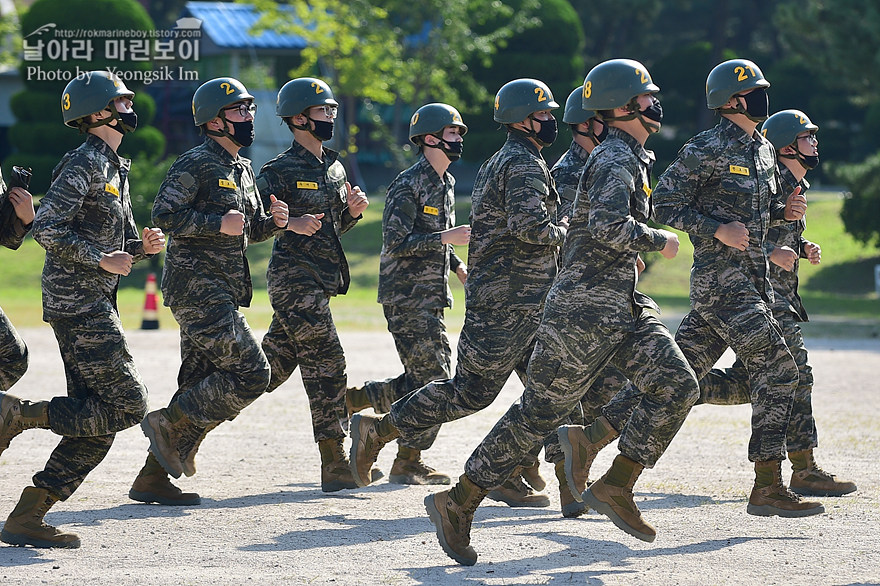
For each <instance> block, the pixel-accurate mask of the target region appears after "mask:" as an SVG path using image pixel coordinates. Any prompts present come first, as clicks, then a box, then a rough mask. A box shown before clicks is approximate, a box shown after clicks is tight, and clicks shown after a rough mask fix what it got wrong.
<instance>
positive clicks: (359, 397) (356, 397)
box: [345, 387, 373, 417]
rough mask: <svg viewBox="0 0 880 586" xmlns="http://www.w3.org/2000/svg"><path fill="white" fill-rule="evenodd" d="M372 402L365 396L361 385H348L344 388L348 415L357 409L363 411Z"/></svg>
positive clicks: (370, 405)
mask: <svg viewBox="0 0 880 586" xmlns="http://www.w3.org/2000/svg"><path fill="white" fill-rule="evenodd" d="M372 406H373V404H372V403H370V398H369V397H368V396H367V393H366V391H364V388H363V387H348V388H347V389H345V408H346V409H348V416H349V417H351V416H352V415H354V414H355V413H357V412H358V411H363V410H364V409H367V408H369V407H372Z"/></svg>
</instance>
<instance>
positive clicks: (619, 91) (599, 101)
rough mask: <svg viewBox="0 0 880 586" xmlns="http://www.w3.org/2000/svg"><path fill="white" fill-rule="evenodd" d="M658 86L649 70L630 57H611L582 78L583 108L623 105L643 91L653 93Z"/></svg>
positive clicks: (609, 107) (643, 92)
mask: <svg viewBox="0 0 880 586" xmlns="http://www.w3.org/2000/svg"><path fill="white" fill-rule="evenodd" d="M659 91H660V88H659V87H657V85H656V84H655V83H654V81H653V80H652V79H651V74H650V73H648V69H647V68H646V67H645V66H644V65H642V64H641V63H639V62H638V61H633V60H632V59H611V60H609V61H603V62H602V63H599V64H598V65H596V66H595V67H593V68H592V69H591V70H590V72H589V73H588V74H587V77H586V78H585V79H584V86H583V99H582V100H581V106H582V107H583V109H584V110H613V109H614V108H623V107H624V106H626V105H628V104H629V103H630V101H631V100H632V99H633V98H634V97H636V96H640V95H642V94H654V93H657V92H659Z"/></svg>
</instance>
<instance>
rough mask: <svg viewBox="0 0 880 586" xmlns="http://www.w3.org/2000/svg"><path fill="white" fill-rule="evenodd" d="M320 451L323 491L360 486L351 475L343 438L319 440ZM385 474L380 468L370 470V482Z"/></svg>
mask: <svg viewBox="0 0 880 586" xmlns="http://www.w3.org/2000/svg"><path fill="white" fill-rule="evenodd" d="M318 451H319V452H320V453H321V490H322V491H323V492H336V491H339V490H344V489H352V488H357V487H358V485H357V484H356V483H355V481H354V478H352V476H351V468H350V466H349V463H348V459H347V458H346V457H345V450H344V449H343V448H342V439H341V438H340V439H335V438H331V439H325V440H319V441H318ZM384 476H385V474H384V473H383V472H382V471H381V470H379V469H378V468H373V469H371V470H370V482H376V481H377V480H379V479H381V478H383V477H384Z"/></svg>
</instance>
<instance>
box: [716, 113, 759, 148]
mask: <svg viewBox="0 0 880 586" xmlns="http://www.w3.org/2000/svg"><path fill="white" fill-rule="evenodd" d="M718 126H719V128H721V132H722V134H723V135H724V136H726V137H727V138H729V139H730V140H738V141H739V142H741V143H743V144H749V143H751V142H753V141H754V140H756V138H755V137H756V136H758V129H757V128H755V134H752V135H748V134H746V131H745V130H743V129H742V128H740V127H739V126H737V125H736V124H734V123H733V122H731V121H730V120H729V119H728V118H725V117H724V116H722V117H721V122H719V123H718Z"/></svg>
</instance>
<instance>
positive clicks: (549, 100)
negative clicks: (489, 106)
mask: <svg viewBox="0 0 880 586" xmlns="http://www.w3.org/2000/svg"><path fill="white" fill-rule="evenodd" d="M558 107H559V104H557V103H556V101H555V100H554V99H553V92H551V91H550V88H549V87H547V84H545V83H544V82H543V81H538V80H537V79H530V78H522V79H515V80H513V81H509V82H507V83H506V84H504V85H503V86H501V89H499V90H498V93H497V94H495V113H494V115H493V117H494V119H495V122H500V123H502V124H516V123H517V122H522V121H523V120H525V119H526V118H528V117H529V115H530V114H534V113H535V112H540V111H541V110H555V109H556V108H558Z"/></svg>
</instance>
